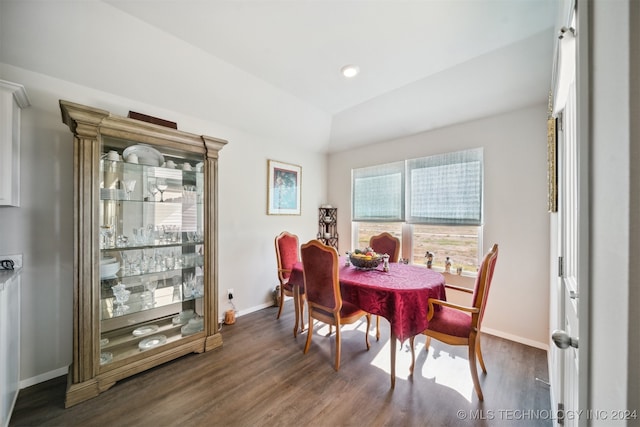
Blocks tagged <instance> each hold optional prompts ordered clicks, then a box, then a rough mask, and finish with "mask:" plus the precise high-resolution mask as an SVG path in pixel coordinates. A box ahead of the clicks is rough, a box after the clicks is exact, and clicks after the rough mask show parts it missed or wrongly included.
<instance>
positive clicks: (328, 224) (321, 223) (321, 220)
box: [318, 207, 338, 249]
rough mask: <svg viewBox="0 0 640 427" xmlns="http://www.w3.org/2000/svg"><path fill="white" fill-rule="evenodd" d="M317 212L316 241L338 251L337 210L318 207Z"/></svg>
mask: <svg viewBox="0 0 640 427" xmlns="http://www.w3.org/2000/svg"><path fill="white" fill-rule="evenodd" d="M318 211H319V212H318V240H320V241H321V242H322V243H324V244H325V245H328V246H333V247H334V248H336V249H338V209H337V208H327V207H320V208H319V209H318Z"/></svg>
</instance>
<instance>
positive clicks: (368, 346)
mask: <svg viewBox="0 0 640 427" xmlns="http://www.w3.org/2000/svg"><path fill="white" fill-rule="evenodd" d="M370 327H371V315H370V314H367V333H366V334H364V342H365V344H367V350H369V349H370V348H371V345H370V344H369V328H370Z"/></svg>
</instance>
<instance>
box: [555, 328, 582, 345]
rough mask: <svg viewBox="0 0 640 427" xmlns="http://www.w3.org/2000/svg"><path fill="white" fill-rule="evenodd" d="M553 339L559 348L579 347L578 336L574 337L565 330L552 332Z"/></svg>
mask: <svg viewBox="0 0 640 427" xmlns="http://www.w3.org/2000/svg"><path fill="white" fill-rule="evenodd" d="M551 339H552V340H553V342H554V344H555V345H556V346H557V347H558V348H562V349H564V348H567V347H569V346H571V347H573V348H578V338H577V337H576V338H572V337H570V336H569V334H567V333H566V332H565V331H561V330H555V331H553V333H552V334H551Z"/></svg>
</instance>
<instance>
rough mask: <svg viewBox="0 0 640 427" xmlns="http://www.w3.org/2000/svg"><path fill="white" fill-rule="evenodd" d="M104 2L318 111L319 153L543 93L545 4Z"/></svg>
mask: <svg viewBox="0 0 640 427" xmlns="http://www.w3.org/2000/svg"><path fill="white" fill-rule="evenodd" d="M105 2H106V3H108V4H111V5H112V6H114V7H116V8H118V9H120V10H121V11H123V12H125V13H127V14H130V15H132V16H134V17H136V18H137V19H140V20H141V21H144V22H145V23H147V24H150V25H152V26H154V27H157V28H159V29H161V30H163V31H165V32H167V33H170V34H172V35H173V36H175V37H177V38H179V39H182V40H184V41H185V42H187V43H189V44H191V45H193V46H196V47H197V48H199V49H200V50H201V51H202V54H203V55H212V56H214V57H216V58H218V59H221V60H223V61H225V62H227V63H229V64H232V65H233V66H235V67H238V68H239V69H242V70H244V71H245V72H247V73H249V74H251V75H253V76H255V77H257V78H259V79H261V80H264V81H265V82H267V83H269V84H271V85H273V86H275V87H276V88H279V89H280V90H282V91H285V92H287V93H289V94H291V95H293V96H295V97H297V98H299V99H300V100H302V101H304V102H306V103H308V104H310V105H312V106H314V107H316V108H318V109H319V110H321V111H324V112H326V113H327V114H329V115H330V117H331V135H330V140H329V146H328V147H327V148H328V149H329V151H333V150H342V149H345V148H349V147H353V146H357V145H360V144H364V143H370V142H375V141H380V140H387V139H392V138H397V137H401V136H404V135H407V134H414V133H418V132H422V131H426V130H429V129H434V128H437V127H441V126H446V125H449V124H452V123H456V122H461V121H466V120H473V119H475V118H479V117H485V116H488V115H492V114H496V113H500V112H504V111H508V110H510V109H513V108H520V107H525V106H529V105H534V104H536V103H544V102H546V99H547V93H548V90H549V87H550V80H551V68H552V57H553V32H554V24H555V19H556V15H557V11H556V2H554V1H553V0H413V1H405V0H351V1H341V0H323V1H320V0H273V1H272V0H253V1H246V0H227V1H202V0H163V1H128V0H106V1H105ZM346 64H356V65H358V66H359V67H360V70H361V71H360V74H359V75H358V76H356V77H354V78H352V79H346V78H344V77H343V76H342V75H341V73H340V69H341V67H342V66H344V65H346Z"/></svg>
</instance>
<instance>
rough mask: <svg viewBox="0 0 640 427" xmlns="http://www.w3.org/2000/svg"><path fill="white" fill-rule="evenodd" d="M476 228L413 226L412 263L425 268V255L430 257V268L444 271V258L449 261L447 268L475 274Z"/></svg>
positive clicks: (477, 244)
mask: <svg viewBox="0 0 640 427" xmlns="http://www.w3.org/2000/svg"><path fill="white" fill-rule="evenodd" d="M480 232H481V230H480V227H477V226H473V225H464V226H451V225H423V224H416V225H414V226H413V245H412V252H413V256H412V261H413V263H414V264H426V261H427V260H426V257H425V256H426V253H427V251H429V252H431V253H433V255H434V257H433V266H434V267H436V268H442V269H444V262H445V260H446V257H450V258H451V263H452V265H451V268H452V270H455V269H456V268H457V267H462V271H465V272H473V273H475V272H476V271H477V269H478V264H479V257H478V250H479V247H480Z"/></svg>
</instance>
